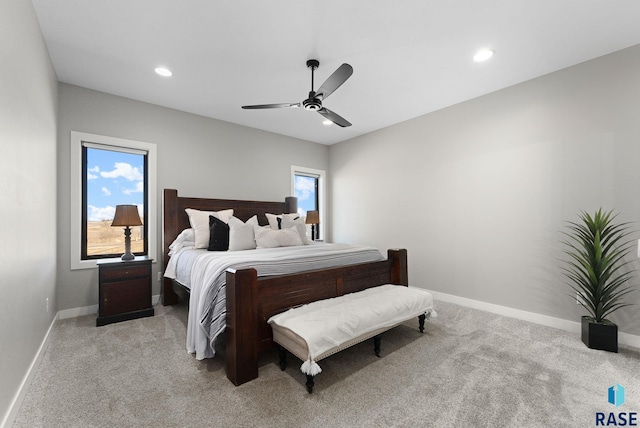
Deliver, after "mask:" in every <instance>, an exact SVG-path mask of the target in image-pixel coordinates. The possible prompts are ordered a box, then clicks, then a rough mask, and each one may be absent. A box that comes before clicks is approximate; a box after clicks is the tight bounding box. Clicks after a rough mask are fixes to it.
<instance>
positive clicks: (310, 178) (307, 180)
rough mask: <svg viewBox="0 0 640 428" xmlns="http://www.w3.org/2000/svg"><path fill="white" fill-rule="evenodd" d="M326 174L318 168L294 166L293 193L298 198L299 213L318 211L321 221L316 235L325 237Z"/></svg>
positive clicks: (292, 170) (292, 176)
mask: <svg viewBox="0 0 640 428" xmlns="http://www.w3.org/2000/svg"><path fill="white" fill-rule="evenodd" d="M324 176H325V172H324V171H322V170H318V169H312V168H306V167H300V166H292V167H291V193H292V194H293V195H294V196H295V197H297V198H298V214H300V215H301V216H306V215H307V211H318V212H319V214H320V223H319V224H317V225H315V227H316V228H317V229H316V236H319V238H320V239H322V238H323V237H324V235H325V234H324V233H323V230H324V229H326V222H325V216H324V208H325V207H324V205H325V204H324V201H325V199H324V197H325V195H324ZM323 226H324V227H323Z"/></svg>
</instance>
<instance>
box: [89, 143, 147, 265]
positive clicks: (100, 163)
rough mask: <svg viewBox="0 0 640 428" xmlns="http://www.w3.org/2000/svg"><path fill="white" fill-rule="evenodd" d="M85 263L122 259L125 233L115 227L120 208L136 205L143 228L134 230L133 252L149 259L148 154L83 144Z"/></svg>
mask: <svg viewBox="0 0 640 428" xmlns="http://www.w3.org/2000/svg"><path fill="white" fill-rule="evenodd" d="M82 180H83V181H82V230H81V234H82V241H81V243H80V245H81V248H82V254H81V259H82V260H88V259H100V258H105V257H118V256H119V255H121V254H122V253H124V251H125V249H124V233H123V231H122V228H120V227H111V222H112V221H113V216H114V214H115V211H116V205H136V206H137V207H138V214H139V215H140V219H141V220H142V224H143V225H142V226H132V227H131V252H132V253H134V254H135V255H137V256H140V255H146V254H147V250H148V246H147V243H148V239H147V229H145V228H144V224H146V221H145V220H146V219H147V217H148V216H147V207H148V203H147V192H146V187H147V186H146V183H147V152H146V151H141V150H135V151H134V150H131V149H124V148H118V149H117V150H116V149H114V147H113V146H105V145H101V144H95V143H91V142H87V141H83V142H82Z"/></svg>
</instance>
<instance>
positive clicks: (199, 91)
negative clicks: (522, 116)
mask: <svg viewBox="0 0 640 428" xmlns="http://www.w3.org/2000/svg"><path fill="white" fill-rule="evenodd" d="M33 4H34V6H35V9H36V13H37V15H38V19H39V21H40V25H41V28H42V32H43V34H44V38H45V40H46V43H47V46H48V49H49V52H50V55H51V60H52V61H53V65H54V67H55V70H56V73H57V75H58V79H59V80H60V81H61V82H66V83H71V84H74V85H78V86H83V87H86V88H91V89H95V90H98V91H103V92H107V93H111V94H116V95H120V96H124V97H128V98H133V99H136V100H141V101H145V102H149V103H153V104H158V105H161V106H166V107H170V108H174V109H178V110H183V111H186V112H190V113H195V114H199V115H203V116H208V117H212V118H216V119H220V120H225V121H228V122H233V123H237V124H240V125H245V126H250V127H253V128H258V129H263V130H266V131H271V132H275V133H279V134H283V135H289V136H292V137H297V138H301V139H304V140H309V141H314V142H318V143H323V144H333V143H337V142H340V141H344V140H347V139H350V138H353V137H356V136H358V135H362V134H366V133H368V132H372V131H375V130H377V129H380V128H383V127H386V126H389V125H392V124H395V123H398V122H402V121H405V120H407V119H411V118H413V117H417V116H420V115H423V114H425V113H429V112H431V111H434V110H438V109H441V108H443V107H447V106H450V105H452V104H455V103H458V102H461V101H464V100H468V99H471V98H474V97H477V96H479V95H483V94H486V93H489V92H493V91H496V90H499V89H501V88H504V87H507V86H511V85H514V84H516V83H519V82H523V81H525V80H529V79H532V78H534V77H537V76H541V75H543V74H547V73H550V72H553V71H555V70H559V69H562V68H565V67H568V66H571V65H575V64H578V63H580V62H584V61H587V60H590V59H593V58H596V57H599V56H602V55H605V54H607V53H610V52H614V51H617V50H620V49H623V48H626V47H629V46H632V45H636V44H639V43H640V23H639V22H640V1H638V0H404V1H388V0H384V1H382V0H349V1H345V0H324V1H311V0H306V1H305V0H269V1H264V0H244V1H243V0H236V1H233V0H227V1H222V0H217V1H216V0H180V1H176V0H135V1H131V0H108V1H105V0H33ZM485 47H486V48H491V49H494V50H495V52H496V54H495V56H494V57H493V58H492V59H491V60H489V61H488V62H485V63H475V62H473V60H472V56H473V55H474V53H475V51H476V50H477V49H479V48H485ZM311 58H314V59H318V60H319V61H320V68H319V69H318V70H317V71H316V73H315V88H314V89H317V88H318V87H319V86H320V85H321V84H322V82H323V81H324V80H325V79H326V78H327V77H329V75H331V73H333V71H334V70H335V69H336V68H337V67H338V66H340V64H342V63H344V62H346V63H349V64H351V65H352V66H353V69H354V73H353V76H351V78H350V79H349V80H348V81H347V82H346V83H345V84H344V85H343V86H342V87H340V88H339V89H338V90H336V92H335V93H334V94H333V95H331V97H330V98H328V99H327V100H326V101H325V102H324V103H323V104H324V106H325V107H327V108H329V109H331V110H333V111H334V112H336V113H338V114H339V115H341V116H343V117H344V118H346V119H347V120H349V121H350V122H351V123H352V124H353V126H351V127H349V128H340V127H338V126H335V125H331V126H324V125H322V120H323V117H322V116H320V115H319V114H317V113H314V112H310V111H306V110H304V109H270V110H243V109H241V108H240V106H242V105H246V104H267V103H295V102H300V101H302V100H303V99H305V98H307V95H308V92H309V90H310V89H311V73H310V71H309V70H308V69H307V68H306V65H305V63H306V61H307V59H311ZM159 65H162V66H165V67H168V68H169V69H171V71H173V76H172V77H170V78H166V77H161V76H158V75H156V74H155V73H154V68H155V67H157V66H159Z"/></svg>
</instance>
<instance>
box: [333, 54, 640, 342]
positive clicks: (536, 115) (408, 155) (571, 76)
mask: <svg viewBox="0 0 640 428" xmlns="http://www.w3.org/2000/svg"><path fill="white" fill-rule="evenodd" d="M639 70H640V46H635V47H632V48H629V49H626V50H623V51H620V52H617V53H614V54H611V55H608V56H605V57H602V58H599V59H596V60H593V61H590V62H587V63H584V64H581V65H578V66H575V67H572V68H569V69H566V70H562V71H559V72H556V73H553V74H550V75H547V76H544V77H541V78H538V79H535V80H532V81H529V82H526V83H523V84H520V85H517V86H514V87H510V88H508V89H505V90H502V91H499V92H496V93H493V94H489V95H487V96H483V97H480V98H477V99H474V100H471V101H468V102H465V103H461V104H458V105H455V106H452V107H450V108H447V109H443V110H441V111H438V112H435V113H432V114H428V115H425V116H422V117H419V118H416V119H413V120H410V121H407V122H404V123H402V124H398V125H396V126H393V127H389V128H386V129H383V130H380V131H377V132H374V133H371V134H368V135H365V136H362V137H359V138H356V139H353V140H350V141H347V142H343V143H340V144H337V145H334V146H331V148H330V163H331V183H332V184H331V195H332V206H333V207H334V211H333V212H332V221H333V229H332V232H333V235H332V237H333V240H334V241H348V242H361V243H367V244H372V245H375V246H377V247H379V248H390V247H404V248H407V249H408V254H409V281H410V284H412V285H414V286H418V287H423V288H426V289H431V290H435V291H438V292H442V293H447V294H451V295H455V296H459V297H465V298H469V299H474V300H479V301H483V302H488V303H492V304H496V305H502V306H506V307H510V308H515V309H520V310H525V311H529V312H534V313H538V314H543V315H549V316H553V317H556V318H561V319H568V320H572V321H579V315H580V314H582V311H580V307H579V306H578V305H576V303H575V299H573V298H571V297H569V296H568V295H569V294H570V292H569V288H568V287H567V286H565V285H564V284H563V281H564V278H563V277H562V275H561V274H560V273H559V262H558V258H559V257H561V256H562V254H561V247H560V245H559V244H558V241H559V239H560V235H559V231H560V230H562V229H563V222H564V221H566V220H574V219H577V214H578V212H579V211H581V210H587V211H594V210H595V209H597V208H598V207H600V206H602V207H604V208H607V209H612V208H614V209H616V210H618V211H619V212H621V214H620V217H619V218H620V219H621V220H628V221H636V222H637V221H639V220H640V192H639V190H638V189H640V120H639V117H640V73H639V72H638V71H639ZM422 95H424V96H428V94H422ZM636 228H637V229H640V223H638V224H636ZM634 265H635V267H636V268H637V267H638V262H637V260H635V261H634ZM634 282H635V283H636V284H637V285H640V277H639V276H638V275H636V276H635V277H634ZM639 288H640V287H639ZM629 301H630V302H632V303H640V292H636V293H635V294H633V295H632V296H631V298H630V299H629ZM612 320H613V321H615V322H617V323H618V324H619V328H620V330H621V331H623V332H627V333H631V334H635V335H640V313H639V311H638V309H637V306H634V307H627V308H623V309H622V310H621V311H619V312H618V313H617V314H615V315H614V316H613V317H612Z"/></svg>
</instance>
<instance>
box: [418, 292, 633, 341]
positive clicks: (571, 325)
mask: <svg viewBox="0 0 640 428" xmlns="http://www.w3.org/2000/svg"><path fill="white" fill-rule="evenodd" d="M429 292H430V293H431V294H432V295H433V297H434V299H436V300H441V301H443V302H448V303H455V304H456V305H460V306H466V307H468V308H473V309H478V310H480V311H485V312H491V313H493V314H498V315H503V316H505V317H510V318H516V319H519V320H523V321H529V322H532V323H534V324H540V325H544V326H547V327H553V328H558V329H561V330H565V331H568V332H571V333H580V331H581V326H580V323H579V322H575V321H569V320H563V319H561V318H555V317H550V316H547V315H541V314H536V313H534V312H527V311H523V310H520V309H513V308H508V307H506V306H500V305H494V304H493V303H486V302H481V301H479V300H472V299H467V298H465V297H458V296H454V295H451V294H446V293H440V292H438V291H431V290H429ZM436 310H437V308H436ZM618 344H620V345H625V346H632V347H634V348H640V336H636V335H634V334H629V333H622V332H618Z"/></svg>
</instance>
